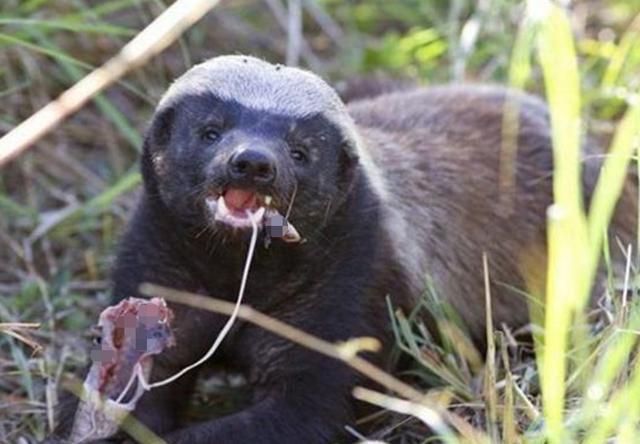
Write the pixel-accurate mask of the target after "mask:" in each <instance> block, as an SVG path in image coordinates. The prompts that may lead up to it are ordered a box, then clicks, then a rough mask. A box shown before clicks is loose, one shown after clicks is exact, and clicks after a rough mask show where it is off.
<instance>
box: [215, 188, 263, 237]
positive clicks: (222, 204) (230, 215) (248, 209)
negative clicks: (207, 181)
mask: <svg viewBox="0 0 640 444" xmlns="http://www.w3.org/2000/svg"><path fill="white" fill-rule="evenodd" d="M206 202H207V206H208V207H209V211H210V213H211V214H212V215H213V216H214V219H215V220H216V221H219V222H222V223H225V224H227V225H230V226H232V227H234V228H250V227H251V219H250V218H253V219H254V220H255V221H256V222H257V224H258V225H261V224H262V220H263V217H264V215H265V211H266V210H267V209H268V207H269V205H270V204H271V197H270V196H266V195H263V194H260V193H257V192H255V191H251V190H243V189H240V188H227V189H226V190H224V191H222V192H221V193H211V194H209V196H207V199H206Z"/></svg>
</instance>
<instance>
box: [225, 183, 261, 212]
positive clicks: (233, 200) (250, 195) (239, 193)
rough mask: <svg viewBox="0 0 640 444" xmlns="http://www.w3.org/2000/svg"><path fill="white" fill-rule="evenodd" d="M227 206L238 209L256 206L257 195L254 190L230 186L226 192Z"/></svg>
mask: <svg viewBox="0 0 640 444" xmlns="http://www.w3.org/2000/svg"><path fill="white" fill-rule="evenodd" d="M224 201H225V202H226V204H227V206H228V207H230V208H233V209H237V210H245V209H251V208H253V207H255V206H256V203H257V202H256V195H255V193H254V192H252V191H247V190H239V189H237V188H229V189H228V190H227V192H226V193H224Z"/></svg>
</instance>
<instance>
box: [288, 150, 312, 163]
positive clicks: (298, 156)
mask: <svg viewBox="0 0 640 444" xmlns="http://www.w3.org/2000/svg"><path fill="white" fill-rule="evenodd" d="M290 156H291V158H292V159H293V160H295V161H296V162H299V163H305V162H306V161H307V160H308V157H307V153H306V152H305V151H304V150H302V149H299V148H294V149H292V150H291V152H290Z"/></svg>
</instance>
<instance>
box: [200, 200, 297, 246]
mask: <svg viewBox="0 0 640 444" xmlns="http://www.w3.org/2000/svg"><path fill="white" fill-rule="evenodd" d="M205 201H206V204H207V209H208V211H209V214H210V215H211V216H212V217H213V219H214V220H215V221H216V222H221V223H223V224H225V225H228V226H230V227H232V228H237V229H245V228H251V227H252V226H253V223H255V224H256V225H257V226H258V227H259V228H265V230H266V233H267V235H268V236H269V238H274V237H277V238H280V239H282V240H283V241H285V242H300V241H301V240H302V238H301V237H300V234H299V233H298V230H296V228H295V227H294V226H293V225H292V224H291V223H290V222H289V221H288V220H287V218H286V217H285V216H282V215H281V214H280V213H279V212H278V210H277V209H276V208H274V207H272V206H271V203H272V201H273V199H272V198H271V196H268V195H263V194H260V193H257V192H255V191H250V190H243V189H240V188H227V189H226V190H222V191H219V192H216V191H212V192H210V193H209V195H208V196H207V197H206V200H205ZM252 221H253V223H252Z"/></svg>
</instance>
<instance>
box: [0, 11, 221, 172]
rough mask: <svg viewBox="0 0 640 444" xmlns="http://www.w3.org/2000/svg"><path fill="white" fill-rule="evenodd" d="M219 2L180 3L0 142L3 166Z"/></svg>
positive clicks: (0, 159) (161, 15) (161, 47)
mask: <svg viewBox="0 0 640 444" xmlns="http://www.w3.org/2000/svg"><path fill="white" fill-rule="evenodd" d="M218 2H219V0H178V1H176V2H175V3H174V4H172V5H171V6H169V7H168V8H167V9H166V10H165V11H164V12H163V13H162V14H160V15H159V16H158V17H157V18H156V19H155V20H154V21H153V22H151V24H149V25H148V26H147V27H146V28H145V29H143V30H142V31H141V32H140V33H139V34H138V35H137V36H136V37H134V38H133V39H132V40H131V41H130V42H129V43H128V44H127V45H125V46H124V47H123V48H122V50H121V51H120V52H119V53H118V54H117V55H116V56H115V57H113V58H111V59H110V60H108V61H107V62H106V63H105V64H104V65H102V66H101V67H99V68H97V69H95V70H94V71H92V72H91V73H89V74H88V75H87V76H86V77H84V78H83V79H82V80H80V81H79V82H78V83H76V84H75V85H73V86H72V87H71V88H69V89H68V90H66V91H65V92H63V93H62V94H61V95H60V97H58V99H56V100H54V101H53V102H50V103H49V104H48V105H46V106H45V107H44V108H42V109H40V110H39V111H38V112H36V113H35V114H33V115H32V116H31V117H29V118H28V119H27V120H25V121H24V122H22V123H21V124H20V125H18V126H17V127H16V128H14V129H13V130H12V131H10V132H9V133H8V134H6V135H5V136H3V137H2V138H1V139H0V166H2V165H4V164H5V163H7V162H8V161H9V160H11V159H13V158H14V157H16V156H18V155H19V154H20V153H22V152H23V151H25V150H26V149H27V148H29V147H30V146H31V145H33V144H34V143H35V142H37V141H38V140H39V139H40V138H42V137H43V136H44V135H45V134H47V133H48V132H49V131H51V130H52V129H53V128H55V127H56V126H57V125H58V124H60V122H62V120H64V119H65V118H66V117H67V116H69V115H70V114H72V113H73V112H75V111H77V110H78V109H79V108H80V107H82V106H83V105H84V104H85V103H86V102H87V101H88V100H90V99H91V98H93V97H94V96H95V95H96V94H98V93H99V92H100V91H102V90H103V89H104V88H106V87H107V86H109V85H111V84H112V83H114V82H115V81H117V80H119V79H120V78H121V77H122V76H123V75H125V74H126V73H127V72H128V71H130V70H131V69H133V68H134V67H136V66H138V65H140V64H142V63H144V62H145V61H147V60H148V59H149V58H151V57H152V56H153V55H155V54H157V53H159V52H160V51H162V50H163V49H165V48H166V47H167V46H169V45H170V44H171V43H172V42H174V41H175V40H176V39H177V38H178V37H179V36H180V34H182V33H183V32H184V31H185V30H186V29H188V28H189V27H190V26H191V25H193V24H194V23H195V22H197V21H198V20H199V19H200V18H202V16H204V15H205V14H206V13H207V12H208V11H209V10H211V9H212V8H213V7H214V6H215V5H216V4H217V3H218Z"/></svg>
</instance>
